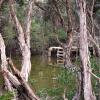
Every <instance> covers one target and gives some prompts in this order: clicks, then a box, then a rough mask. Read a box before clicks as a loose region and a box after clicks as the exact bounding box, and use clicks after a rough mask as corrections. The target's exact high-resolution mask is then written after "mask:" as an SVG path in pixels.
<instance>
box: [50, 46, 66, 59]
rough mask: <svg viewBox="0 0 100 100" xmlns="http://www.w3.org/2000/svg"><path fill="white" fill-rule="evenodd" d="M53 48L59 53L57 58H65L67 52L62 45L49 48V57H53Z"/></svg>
mask: <svg viewBox="0 0 100 100" xmlns="http://www.w3.org/2000/svg"><path fill="white" fill-rule="evenodd" d="M53 50H57V54H56V56H57V58H63V57H64V55H65V52H64V50H63V48H62V47H50V48H49V50H48V56H49V57H51V52H52V51H53Z"/></svg>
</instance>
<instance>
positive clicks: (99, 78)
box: [89, 71, 100, 81]
mask: <svg viewBox="0 0 100 100" xmlns="http://www.w3.org/2000/svg"><path fill="white" fill-rule="evenodd" d="M89 73H90V74H91V75H92V76H94V77H95V78H96V79H98V80H99V81H100V77H98V76H97V75H95V74H94V73H93V72H92V71H89Z"/></svg>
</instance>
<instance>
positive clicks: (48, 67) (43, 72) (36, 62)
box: [14, 56, 64, 91]
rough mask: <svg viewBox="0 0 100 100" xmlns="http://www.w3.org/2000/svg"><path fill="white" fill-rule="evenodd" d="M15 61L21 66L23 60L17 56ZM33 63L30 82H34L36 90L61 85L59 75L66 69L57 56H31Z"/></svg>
mask: <svg viewBox="0 0 100 100" xmlns="http://www.w3.org/2000/svg"><path fill="white" fill-rule="evenodd" d="M14 63H15V64H16V66H18V67H19V66H20V64H21V61H20V60H19V58H17V57H16V58H15V59H14ZM31 63H32V69H31V74H30V78H29V82H31V83H33V84H32V85H33V87H34V88H35V90H36V91H38V90H41V89H43V88H53V87H59V85H60V84H59V83H58V82H57V76H58V75H59V74H60V73H61V71H62V70H64V68H63V62H61V63H59V64H57V60H56V58H55V59H54V58H52V59H50V58H48V57H42V56H34V57H32V58H31ZM19 69H20V67H19Z"/></svg>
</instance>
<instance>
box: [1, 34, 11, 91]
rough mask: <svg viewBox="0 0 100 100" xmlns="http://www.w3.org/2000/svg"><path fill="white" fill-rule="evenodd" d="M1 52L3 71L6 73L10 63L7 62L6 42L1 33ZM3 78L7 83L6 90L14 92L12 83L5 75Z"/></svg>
mask: <svg viewBox="0 0 100 100" xmlns="http://www.w3.org/2000/svg"><path fill="white" fill-rule="evenodd" d="M0 51H1V52H0V53H1V70H2V71H4V70H7V67H8V63H7V61H6V59H7V58H6V53H5V44H4V40H3V38H2V36H1V33H0ZM3 76H4V81H5V86H6V88H7V89H8V90H9V91H13V89H12V86H11V84H10V81H9V80H8V79H7V77H6V76H5V73H3Z"/></svg>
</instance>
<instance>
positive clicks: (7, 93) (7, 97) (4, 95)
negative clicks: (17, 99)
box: [0, 92, 13, 100]
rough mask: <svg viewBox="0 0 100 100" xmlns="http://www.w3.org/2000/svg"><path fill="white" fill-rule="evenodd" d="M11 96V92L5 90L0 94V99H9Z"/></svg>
mask: <svg viewBox="0 0 100 100" xmlns="http://www.w3.org/2000/svg"><path fill="white" fill-rule="evenodd" d="M12 98H13V93H12V92H6V93H5V94H3V95H1V96H0V100H11V99H12Z"/></svg>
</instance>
